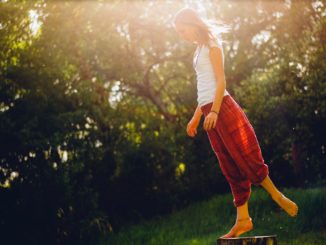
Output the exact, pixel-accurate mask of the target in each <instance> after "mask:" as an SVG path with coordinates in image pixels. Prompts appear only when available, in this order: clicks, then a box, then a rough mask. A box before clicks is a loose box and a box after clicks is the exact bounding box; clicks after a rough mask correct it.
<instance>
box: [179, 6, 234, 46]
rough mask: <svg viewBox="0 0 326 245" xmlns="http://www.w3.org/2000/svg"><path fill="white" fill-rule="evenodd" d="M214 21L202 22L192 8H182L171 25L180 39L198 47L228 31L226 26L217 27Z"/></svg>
mask: <svg viewBox="0 0 326 245" xmlns="http://www.w3.org/2000/svg"><path fill="white" fill-rule="evenodd" d="M216 23H217V22H216V21H213V20H204V19H202V18H200V16H199V15H198V13H197V12H196V11H195V10H194V9H192V8H188V7H186V8H182V9H180V10H179V11H178V12H177V13H176V14H175V15H174V19H173V25H174V28H175V30H176V31H177V33H178V34H179V35H180V37H181V38H183V39H185V40H187V41H189V42H192V43H197V44H200V45H207V46H208V42H209V40H210V39H214V38H215V37H214V36H216V37H217V35H219V34H220V33H221V32H225V31H226V30H228V28H227V27H226V26H217V25H216Z"/></svg>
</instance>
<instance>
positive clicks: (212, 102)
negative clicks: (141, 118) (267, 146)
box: [173, 8, 298, 238]
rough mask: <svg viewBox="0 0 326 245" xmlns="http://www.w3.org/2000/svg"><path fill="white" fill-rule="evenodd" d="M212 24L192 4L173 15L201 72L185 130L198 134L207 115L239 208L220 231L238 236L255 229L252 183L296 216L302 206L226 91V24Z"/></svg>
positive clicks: (208, 128)
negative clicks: (275, 177) (276, 175)
mask: <svg viewBox="0 0 326 245" xmlns="http://www.w3.org/2000/svg"><path fill="white" fill-rule="evenodd" d="M211 23H213V22H212V21H206V20H204V19H202V18H200V17H199V15H198V14H197V12H196V11H195V10H194V9H192V8H183V9H181V10H179V11H178V12H177V13H176V14H175V16H174V20H173V25H174V28H175V30H176V32H177V33H178V34H179V35H180V37H181V38H183V39H184V40H186V41H189V42H191V43H195V44H197V49H196V51H195V55H194V60H193V66H194V69H195V71H196V76H197V102H198V106H197V108H196V110H195V112H194V115H193V117H192V119H191V120H190V121H189V123H188V125H187V134H188V135H189V136H190V137H194V136H195V135H196V134H197V127H198V124H199V122H200V119H201V116H202V114H204V116H205V120H204V124H203V128H204V130H205V131H206V132H207V135H208V139H209V141H210V144H211V147H212V149H213V150H214V152H215V154H216V156H217V158H218V162H219V165H220V168H221V171H222V173H223V175H224V176H225V177H226V179H227V181H228V183H229V185H230V187H231V191H232V195H233V204H234V206H235V207H236V209H237V217H236V221H235V224H234V226H233V227H232V228H231V230H230V231H229V232H228V233H227V234H225V235H223V236H222V238H229V237H238V236H240V235H241V234H243V233H244V232H247V231H250V230H251V229H252V228H253V223H252V219H251V217H250V216H249V212H248V200H249V197H250V193H251V184H254V185H261V186H262V187H263V188H264V189H265V190H266V191H267V192H268V193H269V194H270V195H271V198H272V199H273V200H274V201H275V202H276V203H277V204H278V205H279V206H280V207H281V208H283V209H284V210H285V211H286V212H287V213H288V214H289V215H290V216H292V217H293V216H296V215H297V212H298V207H297V205H296V204H295V203H294V202H292V201H291V200H290V199H288V198H287V197H285V196H284V195H283V194H282V193H281V192H280V191H279V190H278V189H277V188H276V187H275V186H274V184H273V182H272V181H271V179H270V178H269V175H268V174H269V171H268V166H267V165H266V164H265V163H264V159H263V157H262V153H261V149H260V146H259V143H258V140H257V138H256V135H255V132H254V128H253V127H252V125H251V124H250V122H249V120H248V118H247V116H246V115H245V113H244V112H243V110H242V108H241V107H240V106H239V105H238V104H237V102H236V101H235V100H234V99H233V97H232V96H231V95H230V94H229V93H228V91H227V90H226V81H225V76H224V53H223V48H222V45H221V41H220V40H219V39H217V38H215V37H214V36H215V35H216V34H218V33H219V32H221V30H222V31H223V28H222V29H220V28H219V27H217V26H216V25H213V24H211ZM224 30H225V28H224ZM216 36H217V35H216Z"/></svg>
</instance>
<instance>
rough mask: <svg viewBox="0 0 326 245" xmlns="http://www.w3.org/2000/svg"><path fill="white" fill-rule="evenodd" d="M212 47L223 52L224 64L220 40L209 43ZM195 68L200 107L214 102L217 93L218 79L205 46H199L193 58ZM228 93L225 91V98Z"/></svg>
mask: <svg viewBox="0 0 326 245" xmlns="http://www.w3.org/2000/svg"><path fill="white" fill-rule="evenodd" d="M209 45H210V46H211V47H213V46H215V47H219V48H221V50H222V58H223V64H224V52H223V47H222V45H221V44H220V43H219V41H218V40H215V41H213V40H211V41H210V42H209ZM193 67H194V69H195V71H196V77H197V102H198V105H199V106H203V105H205V104H208V103H210V102H213V101H214V97H215V91H216V78H215V74H214V70H213V66H212V63H211V61H210V58H209V48H208V47H207V46H205V45H203V46H197V49H196V51H195V53H194V58H193ZM228 94H229V93H228V91H227V90H226V89H225V90H224V96H225V95H228Z"/></svg>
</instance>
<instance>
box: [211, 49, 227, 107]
mask: <svg viewBox="0 0 326 245" xmlns="http://www.w3.org/2000/svg"><path fill="white" fill-rule="evenodd" d="M209 58H210V61H211V63H212V66H213V70H214V74H215V79H216V83H217V86H216V92H215V98H214V102H213V105H212V108H211V111H216V112H217V113H218V112H219V111H220V107H221V104H222V100H223V96H224V90H225V88H226V81H225V75H224V65H223V56H222V50H221V48H219V47H216V46H213V47H211V48H210V49H209Z"/></svg>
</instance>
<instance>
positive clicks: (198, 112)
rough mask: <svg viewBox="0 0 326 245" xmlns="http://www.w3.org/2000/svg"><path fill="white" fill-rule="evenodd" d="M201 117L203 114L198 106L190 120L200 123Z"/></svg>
mask: <svg viewBox="0 0 326 245" xmlns="http://www.w3.org/2000/svg"><path fill="white" fill-rule="evenodd" d="M202 115H203V112H202V111H201V109H200V106H199V105H198V106H197V108H196V110H195V112H194V115H193V117H192V118H193V119H194V120H196V121H197V120H198V121H200V118H201V116H202Z"/></svg>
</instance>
